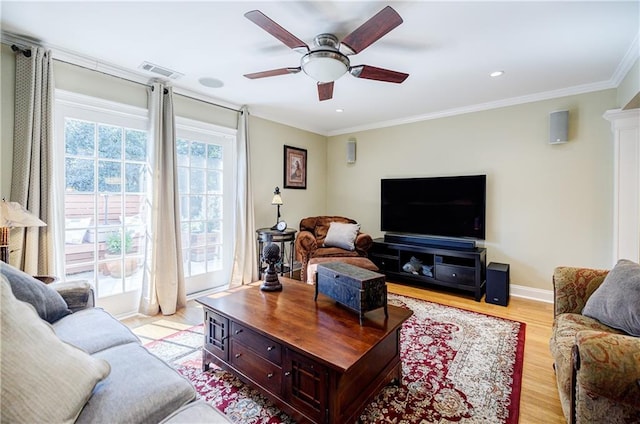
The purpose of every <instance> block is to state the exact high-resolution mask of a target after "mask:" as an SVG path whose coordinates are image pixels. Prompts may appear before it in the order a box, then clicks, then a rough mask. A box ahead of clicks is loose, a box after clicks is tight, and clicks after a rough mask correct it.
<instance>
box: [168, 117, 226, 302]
mask: <svg viewBox="0 0 640 424" xmlns="http://www.w3.org/2000/svg"><path fill="white" fill-rule="evenodd" d="M176 126H177V131H176V132H177V140H176V142H177V158H178V184H179V189H178V192H179V195H180V220H181V227H182V233H181V238H182V259H183V264H184V272H185V277H186V279H187V293H196V292H199V291H203V290H208V289H212V288H215V287H219V286H222V285H225V284H228V279H229V277H230V275H231V266H232V259H233V258H232V255H233V250H232V247H233V228H234V227H233V207H234V204H235V190H234V186H235V184H234V176H235V149H234V146H235V131H230V130H228V129H223V128H220V127H216V126H214V125H207V124H204V123H201V122H196V121H191V120H187V119H184V118H177V119H176Z"/></svg>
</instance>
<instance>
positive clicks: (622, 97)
mask: <svg viewBox="0 0 640 424" xmlns="http://www.w3.org/2000/svg"><path fill="white" fill-rule="evenodd" d="M638 93H640V59H636V63H634V65H633V66H632V67H631V69H630V70H629V72H627V75H626V76H625V77H624V79H623V80H622V82H621V83H620V85H619V86H618V104H617V106H618V107H620V108H623V107H625V106H627V104H628V103H629V102H630V101H631V100H632V99H633V98H634V97H635V96H636V95H638Z"/></svg>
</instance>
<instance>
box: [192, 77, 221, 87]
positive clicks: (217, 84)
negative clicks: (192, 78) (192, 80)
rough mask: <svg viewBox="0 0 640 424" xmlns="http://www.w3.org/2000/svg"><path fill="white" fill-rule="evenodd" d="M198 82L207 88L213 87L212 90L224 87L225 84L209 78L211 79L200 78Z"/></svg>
mask: <svg viewBox="0 0 640 424" xmlns="http://www.w3.org/2000/svg"><path fill="white" fill-rule="evenodd" d="M198 82H199V83H200V84H202V85H204V86H205V87H211V88H220V87H222V86H224V83H223V82H222V81H220V80H219V79H217V78H209V77H205V78H200V79H199V80H198Z"/></svg>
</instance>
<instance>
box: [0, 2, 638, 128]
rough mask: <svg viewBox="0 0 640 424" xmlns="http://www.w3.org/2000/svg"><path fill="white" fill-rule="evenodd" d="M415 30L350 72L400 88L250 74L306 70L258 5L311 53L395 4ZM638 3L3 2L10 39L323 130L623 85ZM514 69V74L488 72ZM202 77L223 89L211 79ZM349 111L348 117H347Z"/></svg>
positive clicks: (376, 47) (403, 31)
mask: <svg viewBox="0 0 640 424" xmlns="http://www.w3.org/2000/svg"><path fill="white" fill-rule="evenodd" d="M386 5H391V6H392V7H393V8H394V9H395V10H396V11H397V12H398V13H399V14H400V15H401V16H402V18H403V19H404V22H403V23H402V24H401V25H400V26H399V27H397V28H395V29H394V30H393V31H391V32H390V33H388V34H387V35H386V36H384V37H383V38H381V39H380V40H379V41H377V42H376V43H374V44H372V45H371V46H370V47H368V48H367V49H366V50H364V51H363V52H361V53H359V54H357V55H354V56H350V59H351V64H352V65H358V64H367V65H373V66H377V67H381V68H387V69H392V70H397V71H401V72H405V73H409V74H410V76H409V78H408V79H407V80H406V81H405V82H404V83H403V84H400V85H397V84H391V83H384V82H379V81H372V80H365V79H358V78H354V77H352V76H351V75H349V74H346V75H344V76H343V77H342V78H340V79H339V80H338V81H336V83H335V89H334V95H333V99H332V100H328V101H324V102H319V101H318V98H317V90H316V85H315V82H314V81H313V80H311V79H310V78H309V77H308V76H307V75H305V74H304V73H298V74H295V75H284V76H277V77H271V78H263V79H258V80H249V79H246V78H245V77H243V74H245V73H251V72H257V71H264V70H269V69H273V68H282V67H296V66H299V61H300V54H299V53H296V52H294V51H292V50H290V49H289V48H287V47H286V46H285V45H283V44H282V43H280V42H279V41H278V40H277V39H275V38H274V37H272V36H271V35H270V34H268V33H267V32H265V31H264V30H262V29H261V28H259V27H258V26H256V25H255V24H253V23H252V22H251V21H249V20H248V19H246V18H245V17H244V16H243V15H244V13H245V12H247V11H249V10H253V9H259V10H261V11H262V12H263V13H264V14H266V15H267V16H269V17H270V18H271V19H273V20H274V21H276V22H278V23H279V24H280V25H281V26H283V27H284V28H285V29H287V30H288V31H289V32H291V33H292V34H294V35H295V36H297V37H298V38H300V39H302V40H304V41H305V42H307V43H308V44H309V45H310V46H311V45H312V43H313V37H314V36H315V35H317V34H319V33H323V32H330V33H334V34H336V35H337V36H338V38H339V39H341V38H343V37H344V36H345V35H347V34H348V33H350V32H351V31H353V30H354V29H355V28H357V27H358V26H360V25H361V24H362V23H364V22H365V21H366V20H368V19H369V18H370V17H371V16H373V15H374V14H376V13H377V12H378V11H379V10H381V9H382V8H383V7H384V6H386ZM639 5H640V2H639V1H622V2H614V1H604V2H593V1H567V2H551V1H549V2H522V1H511V2H482V1H471V2H452V1H446V2H429V1H386V2H376V1H318V2H301V1H270V2H264V1H258V2H245V1H196V2H170V1H144V2H129V1H119V2H95V1H85V2H57V1H45V2H13V1H6V0H3V1H2V2H1V8H2V9H1V15H0V19H1V21H0V22H1V29H2V31H3V34H4V35H5V38H6V35H7V34H9V35H17V36H19V37H29V38H33V39H36V40H38V41H39V42H40V43H41V44H43V45H45V46H48V47H50V48H52V49H53V50H54V57H61V56H65V57H68V56H69V55H72V56H78V57H82V58H84V59H90V60H95V61H97V62H99V63H100V64H104V65H109V66H111V67H112V68H115V69H118V68H124V69H128V70H131V71H134V72H138V73H141V74H143V75H145V76H149V77H151V76H154V75H152V74H148V73H145V72H143V71H141V70H139V69H137V68H138V67H139V65H140V64H141V63H142V62H143V61H148V62H151V63H154V64H157V65H161V66H164V67H167V68H170V69H172V70H175V71H177V72H180V73H182V74H184V76H183V77H182V78H180V79H178V80H175V81H173V85H174V86H175V87H176V91H177V92H180V90H183V92H184V93H198V94H199V95H202V96H206V97H207V98H210V99H212V100H214V101H219V102H220V103H222V104H227V105H234V106H239V105H243V104H246V105H248V106H249V110H250V112H251V113H252V114H254V115H257V116H261V117H265V118H267V119H271V120H274V121H277V122H282V123H285V124H289V125H292V126H295V127H298V128H303V129H308V130H311V131H314V132H317V133H320V134H325V135H334V134H340V133H344V132H347V131H353V130H358V129H365V128H373V127H379V126H384V125H390V124H394V123H403V122H411V121H416V120H421V119H426V118H430V117H437V116H446V115H450V114H455V113H461V112H464V111H471V110H479V109H483V108H487V107H497V106H502V105H508V104H516V103H521V102H524V101H531V100H536V99H543V98H550V97H556V96H560V95H566V94H573V93H580V92H588V91H593V90H599V89H604V88H611V87H615V86H617V84H619V82H620V80H621V78H622V77H623V76H624V74H625V73H626V72H627V71H628V69H629V68H630V65H631V64H633V61H634V60H635V59H636V58H637V57H638V54H639V47H638V30H639V25H640V24H639V15H640V8H639ZM495 70H504V71H505V74H504V76H502V77H500V78H491V77H489V73H490V72H492V71H495ZM203 77H211V78H216V79H219V80H221V81H223V82H224V86H223V87H222V88H207V87H204V86H202V85H201V84H199V82H198V80H199V79H200V78H203ZM337 108H341V109H344V112H342V113H337V112H336V109H337Z"/></svg>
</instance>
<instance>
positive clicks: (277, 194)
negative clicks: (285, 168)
mask: <svg viewBox="0 0 640 424" xmlns="http://www.w3.org/2000/svg"><path fill="white" fill-rule="evenodd" d="M271 204H272V205H276V206H278V215H277V216H276V224H275V225H274V226H273V227H271V229H272V230H276V229H277V228H278V222H280V205H282V204H283V203H282V197H281V196H280V188H278V187H276V189H275V191H274V192H273V199H271Z"/></svg>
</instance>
